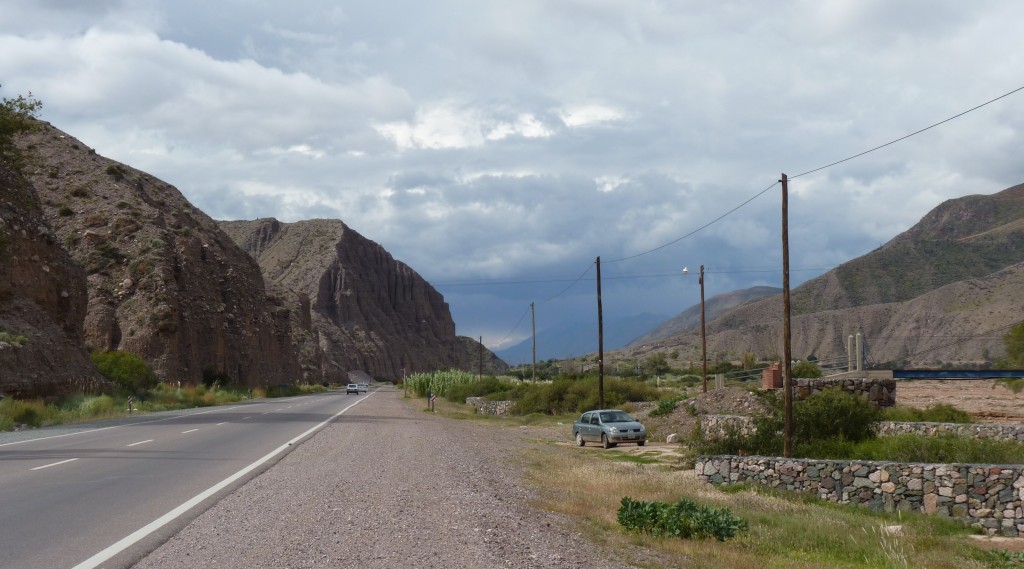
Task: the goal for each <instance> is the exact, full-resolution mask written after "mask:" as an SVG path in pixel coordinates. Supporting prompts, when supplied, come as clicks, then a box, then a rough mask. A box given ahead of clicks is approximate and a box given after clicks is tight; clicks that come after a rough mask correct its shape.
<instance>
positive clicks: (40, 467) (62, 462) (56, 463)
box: [29, 458, 78, 470]
mask: <svg viewBox="0 0 1024 569" xmlns="http://www.w3.org/2000/svg"><path fill="white" fill-rule="evenodd" d="M76 460H78V459H77V458H69V459H67V460H62V461H60V462H54V463H53V464H44V465H43V466H37V467H35V468H31V469H29V470H42V469H44V468H50V467H51V466H57V465H60V464H67V463H69V462H74V461H76Z"/></svg>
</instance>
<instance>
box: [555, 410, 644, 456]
mask: <svg viewBox="0 0 1024 569" xmlns="http://www.w3.org/2000/svg"><path fill="white" fill-rule="evenodd" d="M572 436H573V437H574V438H575V439H576V444H577V445H579V446H583V445H585V444H587V441H590V442H594V443H597V442H599V443H601V446H602V447H604V448H611V447H613V446H615V445H617V444H619V443H636V444H637V446H644V445H645V444H647V429H645V428H644V426H643V425H641V424H640V423H638V422H637V421H636V419H634V418H633V417H630V416H629V413H626V412H625V411H620V410H618V409H599V410H596V411H587V412H586V413H584V414H583V415H580V418H579V419H576V421H575V422H574V423H573V424H572Z"/></svg>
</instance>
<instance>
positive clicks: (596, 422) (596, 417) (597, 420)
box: [589, 413, 603, 441]
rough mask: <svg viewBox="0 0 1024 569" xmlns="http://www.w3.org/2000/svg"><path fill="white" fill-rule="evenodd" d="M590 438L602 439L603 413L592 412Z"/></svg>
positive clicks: (594, 439)
mask: <svg viewBox="0 0 1024 569" xmlns="http://www.w3.org/2000/svg"><path fill="white" fill-rule="evenodd" d="M589 432H590V440H592V441H600V440H601V433H602V432H603V431H602V430H601V414H600V413H591V414H590V431H589Z"/></svg>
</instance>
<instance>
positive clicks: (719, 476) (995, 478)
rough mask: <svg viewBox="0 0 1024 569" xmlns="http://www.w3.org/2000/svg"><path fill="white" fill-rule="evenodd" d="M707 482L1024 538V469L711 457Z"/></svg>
mask: <svg viewBox="0 0 1024 569" xmlns="http://www.w3.org/2000/svg"><path fill="white" fill-rule="evenodd" d="M696 472H697V476H698V477H699V478H700V480H702V481H704V482H710V483H712V484H734V483H740V482H747V483H753V484H762V485H765V486H771V487H776V488H782V489H785V490H792V491H797V492H807V493H811V494H814V495H816V496H817V497H819V498H821V499H823V500H828V501H830V502H835V503H839V504H857V505H863V506H868V507H871V508H874V509H878V510H884V511H887V512H893V511H897V510H899V511H915V512H923V513H926V514H934V515H940V516H946V517H952V518H957V519H960V520H962V521H964V522H966V523H968V524H971V525H975V526H979V527H982V528H984V529H985V530H986V531H987V532H988V533H990V534H991V533H1002V534H1004V535H1010V536H1018V535H1024V508H1022V504H1024V465H979V464H899V463H893V462H871V461H842V460H815V459H789V458H778V457H758V456H743V457H741V456H703V457H699V458H698V459H697V461H696Z"/></svg>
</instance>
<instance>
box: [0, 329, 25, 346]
mask: <svg viewBox="0 0 1024 569" xmlns="http://www.w3.org/2000/svg"><path fill="white" fill-rule="evenodd" d="M0 342H7V343H8V344H14V345H15V346H24V345H25V344H27V343H28V336H23V335H21V334H11V333H10V332H6V331H4V330H0Z"/></svg>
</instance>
